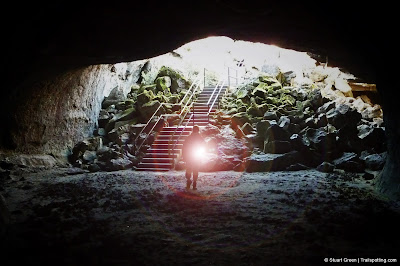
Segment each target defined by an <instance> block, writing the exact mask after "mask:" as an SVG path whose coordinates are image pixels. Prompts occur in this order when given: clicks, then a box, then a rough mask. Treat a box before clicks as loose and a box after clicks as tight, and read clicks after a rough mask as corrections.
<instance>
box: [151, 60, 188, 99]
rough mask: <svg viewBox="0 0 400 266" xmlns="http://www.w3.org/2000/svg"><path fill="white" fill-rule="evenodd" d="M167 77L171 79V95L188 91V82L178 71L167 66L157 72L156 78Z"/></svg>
mask: <svg viewBox="0 0 400 266" xmlns="http://www.w3.org/2000/svg"><path fill="white" fill-rule="evenodd" d="M165 76H168V77H169V78H170V79H171V86H170V89H171V93H174V94H175V93H179V92H181V91H182V90H185V89H188V88H189V87H190V82H189V81H188V80H186V79H185V78H184V77H183V75H182V73H180V72H179V71H178V70H175V69H172V68H170V67H167V66H162V67H161V69H160V71H159V72H158V75H157V78H158V77H165Z"/></svg>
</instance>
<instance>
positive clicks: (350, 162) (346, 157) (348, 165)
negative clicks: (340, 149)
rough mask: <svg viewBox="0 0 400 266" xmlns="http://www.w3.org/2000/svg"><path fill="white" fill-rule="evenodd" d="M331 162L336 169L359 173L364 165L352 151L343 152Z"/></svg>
mask: <svg viewBox="0 0 400 266" xmlns="http://www.w3.org/2000/svg"><path fill="white" fill-rule="evenodd" d="M333 164H334V165H335V167H336V168H338V169H343V170H345V171H348V172H357V173H361V172H363V171H364V165H363V163H362V161H361V160H360V159H359V156H358V155H357V154H356V153H354V152H345V153H343V155H342V156H341V157H339V158H337V159H335V160H334V161H333Z"/></svg>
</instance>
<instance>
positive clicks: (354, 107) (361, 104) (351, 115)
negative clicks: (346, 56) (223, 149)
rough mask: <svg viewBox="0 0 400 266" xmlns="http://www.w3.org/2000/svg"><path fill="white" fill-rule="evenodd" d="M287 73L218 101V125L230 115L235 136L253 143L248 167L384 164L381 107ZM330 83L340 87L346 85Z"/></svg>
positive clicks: (260, 79) (360, 167)
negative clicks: (294, 78) (300, 82)
mask: <svg viewBox="0 0 400 266" xmlns="http://www.w3.org/2000/svg"><path fill="white" fill-rule="evenodd" d="M285 76H286V77H290V73H280V74H279V77H280V80H279V79H278V78H277V77H276V76H271V75H266V74H265V73H264V75H260V76H259V77H258V78H257V79H254V80H252V81H251V82H248V83H246V84H244V85H242V86H240V87H239V88H237V89H236V90H235V91H232V92H231V93H230V94H228V95H226V96H225V97H224V98H223V99H222V106H223V111H222V112H220V113H219V114H217V115H216V118H215V119H216V120H217V121H220V122H221V123H222V121H226V120H227V119H226V118H227V116H228V117H229V118H230V123H231V127H232V128H233V129H234V130H235V131H236V132H237V135H238V136H244V137H245V138H246V139H247V140H248V141H249V143H250V144H251V148H252V150H253V153H252V154H251V155H250V156H249V157H247V158H245V160H244V166H243V168H244V169H246V171H248V172H255V171H281V170H300V169H307V168H317V169H318V170H320V171H323V172H331V171H333V170H334V169H343V170H345V171H349V172H364V170H365V169H370V170H380V169H382V168H383V164H384V162H385V154H386V153H385V150H386V145H385V128H384V126H383V119H382V110H381V108H380V106H379V105H377V104H375V105H372V104H371V103H370V102H368V101H364V100H365V99H366V98H365V97H357V98H353V97H352V96H351V94H350V96H346V95H345V93H343V92H342V91H341V90H339V89H338V88H336V87H335V85H332V83H330V82H328V83H317V82H316V83H314V84H311V85H303V86H296V87H295V86H290V84H291V81H290V78H289V79H285V78H284V77H285ZM282 77H283V78H282ZM333 84H340V85H337V87H339V88H341V89H342V88H343V87H345V85H346V84H347V83H346V81H340V82H338V81H336V83H333ZM343 84H345V85H343ZM321 85H323V86H322V87H321ZM347 86H348V85H347ZM346 93H347V95H349V93H351V91H350V92H349V91H347V92H346ZM363 99H364V100H363Z"/></svg>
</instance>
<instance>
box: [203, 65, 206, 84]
mask: <svg viewBox="0 0 400 266" xmlns="http://www.w3.org/2000/svg"><path fill="white" fill-rule="evenodd" d="M203 78H204V86H203V87H204V88H205V87H206V68H204V77H203Z"/></svg>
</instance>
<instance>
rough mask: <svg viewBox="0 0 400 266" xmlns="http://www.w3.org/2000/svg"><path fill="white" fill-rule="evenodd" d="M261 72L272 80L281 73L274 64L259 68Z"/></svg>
mask: <svg viewBox="0 0 400 266" xmlns="http://www.w3.org/2000/svg"><path fill="white" fill-rule="evenodd" d="M261 71H262V72H264V73H266V74H268V75H270V76H271V77H273V78H277V77H278V75H279V74H280V73H281V70H280V68H279V67H278V66H277V65H275V64H264V65H262V66H261Z"/></svg>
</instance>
